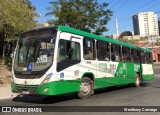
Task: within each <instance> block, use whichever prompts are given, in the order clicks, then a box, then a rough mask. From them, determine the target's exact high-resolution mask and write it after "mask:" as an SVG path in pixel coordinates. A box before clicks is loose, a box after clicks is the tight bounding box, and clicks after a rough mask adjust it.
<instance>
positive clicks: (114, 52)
mask: <svg viewBox="0 0 160 115" xmlns="http://www.w3.org/2000/svg"><path fill="white" fill-rule="evenodd" d="M120 57H121V46H119V45H115V44H111V60H112V61H120V60H121V58H120Z"/></svg>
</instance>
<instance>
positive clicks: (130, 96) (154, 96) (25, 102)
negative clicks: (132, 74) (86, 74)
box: [0, 70, 160, 114]
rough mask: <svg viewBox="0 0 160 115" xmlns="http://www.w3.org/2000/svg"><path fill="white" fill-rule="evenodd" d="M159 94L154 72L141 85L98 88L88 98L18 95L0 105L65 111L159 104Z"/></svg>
mask: <svg viewBox="0 0 160 115" xmlns="http://www.w3.org/2000/svg"><path fill="white" fill-rule="evenodd" d="M156 72H157V73H160V71H159V70H156ZM159 96H160V74H155V78H154V79H153V80H151V81H146V82H144V83H143V84H142V86H141V87H138V88H137V87H134V86H128V85H127V86H119V87H109V88H103V89H98V90H96V91H95V95H94V96H92V97H90V98H88V99H78V98H77V96H75V94H74V93H72V94H65V95H58V96H51V97H46V96H32V95H29V96H24V95H23V96H22V95H19V96H18V97H15V98H13V99H4V100H0V105H1V106H35V107H43V106H52V107H57V106H62V107H61V108H60V111H65V110H66V108H65V106H70V107H75V106H80V107H84V106H160V98H159ZM50 109H51V108H50ZM73 109H75V108H73ZM82 109H84V108H82ZM88 109H95V108H88ZM70 110H72V108H70ZM90 111H92V110H90ZM93 111H94V110H93ZM58 113H59V112H58ZM67 114H70V113H67Z"/></svg>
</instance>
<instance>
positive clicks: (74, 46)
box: [58, 39, 80, 62]
mask: <svg viewBox="0 0 160 115" xmlns="http://www.w3.org/2000/svg"><path fill="white" fill-rule="evenodd" d="M66 59H70V60H80V44H79V43H78V42H73V41H72V42H71V44H70V41H67V40H63V39H61V40H60V41H59V46H58V62H61V61H63V60H66Z"/></svg>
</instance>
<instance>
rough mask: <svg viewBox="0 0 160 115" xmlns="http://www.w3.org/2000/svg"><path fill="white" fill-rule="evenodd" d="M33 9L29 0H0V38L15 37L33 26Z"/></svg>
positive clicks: (8, 38) (9, 38)
mask: <svg viewBox="0 0 160 115" xmlns="http://www.w3.org/2000/svg"><path fill="white" fill-rule="evenodd" d="M34 11H35V7H33V6H31V4H30V2H29V0H0V19H1V20H0V39H3V40H7V41H9V40H11V39H15V38H16V37H18V36H19V34H20V33H21V32H24V31H26V30H29V29H31V28H33V27H35V21H34V17H35V16H36V14H35V13H34Z"/></svg>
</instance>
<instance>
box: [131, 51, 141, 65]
mask: <svg viewBox="0 0 160 115" xmlns="http://www.w3.org/2000/svg"><path fill="white" fill-rule="evenodd" d="M131 61H132V62H134V63H138V62H139V58H138V50H136V49H131Z"/></svg>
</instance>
